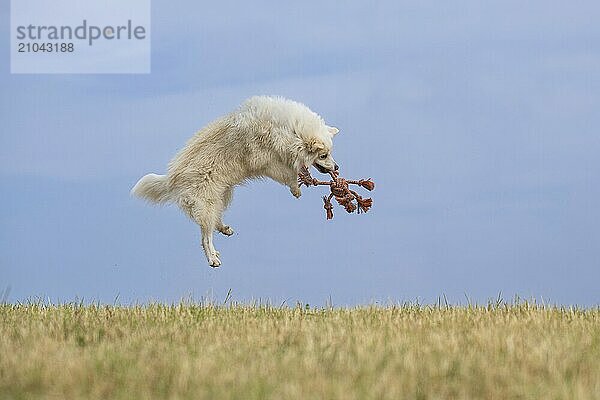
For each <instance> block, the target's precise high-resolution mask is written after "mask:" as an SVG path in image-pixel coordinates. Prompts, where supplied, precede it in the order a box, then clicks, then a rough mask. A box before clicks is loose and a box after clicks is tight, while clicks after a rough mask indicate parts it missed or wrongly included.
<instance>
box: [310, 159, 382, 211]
mask: <svg viewBox="0 0 600 400" xmlns="http://www.w3.org/2000/svg"><path fill="white" fill-rule="evenodd" d="M329 175H331V180H330V181H328V182H326V181H320V180H318V179H316V178H313V177H312V176H311V175H310V171H309V170H308V168H307V167H302V169H301V170H300V173H299V174H298V184H299V185H300V186H302V185H306V187H309V186H319V185H329V188H330V189H331V193H330V194H329V196H323V203H325V204H324V205H323V208H324V209H325V211H326V213H327V219H332V218H333V204H331V199H332V198H333V197H335V200H336V201H337V202H338V204H339V205H340V206H342V207H344V208H345V209H346V211H347V212H348V213H352V212H354V211H356V212H357V214H360V213H361V212H367V211H369V208H371V206H372V205H373V199H370V198H368V199H363V198H362V197H361V196H360V195H359V194H358V193H356V192H355V191H354V190H352V189H350V187H349V185H358V186H362V187H364V188H365V189H367V190H369V191H371V190H373V189H375V182H373V181H372V180H371V178H369V179H360V180H358V181H356V180H350V179H344V178H341V177H340V176H339V172H337V171H329ZM354 200H356V204H354Z"/></svg>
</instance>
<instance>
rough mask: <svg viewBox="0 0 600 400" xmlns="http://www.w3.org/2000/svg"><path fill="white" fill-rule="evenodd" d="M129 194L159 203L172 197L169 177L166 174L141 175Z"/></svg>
mask: <svg viewBox="0 0 600 400" xmlns="http://www.w3.org/2000/svg"><path fill="white" fill-rule="evenodd" d="M131 194H132V195H133V196H137V197H141V198H143V199H146V200H148V201H150V202H152V203H159V204H160V203H166V202H168V201H170V200H172V199H173V194H172V193H171V188H170V187H169V178H168V177H167V176H166V175H156V174H148V175H145V176H143V177H142V179H140V180H139V181H138V182H137V183H136V184H135V186H134V187H133V189H131Z"/></svg>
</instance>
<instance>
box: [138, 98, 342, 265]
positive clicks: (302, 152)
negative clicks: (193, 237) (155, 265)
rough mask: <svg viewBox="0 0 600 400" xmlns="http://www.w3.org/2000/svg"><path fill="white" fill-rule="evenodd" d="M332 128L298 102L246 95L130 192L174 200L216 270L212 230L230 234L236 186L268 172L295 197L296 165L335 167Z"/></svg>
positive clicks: (156, 200) (161, 200)
mask: <svg viewBox="0 0 600 400" xmlns="http://www.w3.org/2000/svg"><path fill="white" fill-rule="evenodd" d="M337 132H338V129H337V128H333V127H330V126H327V125H325V122H324V121H323V119H322V118H321V117H320V116H319V115H317V114H316V113H314V112H312V111H311V110H310V109H309V108H308V107H306V106H305V105H303V104H300V103H297V102H295V101H291V100H286V99H283V98H280V97H266V96H257V97H252V98H250V99H248V100H247V101H246V102H245V103H243V104H242V105H241V106H240V107H239V108H238V109H237V110H236V111H234V112H232V113H230V114H228V115H226V116H224V117H221V118H219V119H217V120H215V121H213V122H211V123H210V124H208V125H207V126H206V127H204V128H203V129H201V130H200V131H199V132H198V133H196V134H195V135H194V136H193V137H192V138H191V139H190V140H189V141H188V143H187V144H186V146H185V147H184V148H183V149H182V150H181V151H180V152H179V153H178V154H177V155H176V156H175V158H173V160H172V161H171V162H170V163H169V168H168V173H167V175H156V174H148V175H146V176H144V177H142V178H141V179H140V180H139V181H138V183H137V184H136V185H135V186H134V187H133V189H132V190H131V193H132V194H133V195H135V196H138V197H142V198H144V199H146V200H148V201H151V202H154V203H165V202H175V203H177V204H178V205H179V207H181V209H182V210H183V211H184V212H185V213H186V214H187V215H188V216H190V218H192V219H193V220H194V221H196V223H197V224H198V225H200V229H201V232H202V247H203V248H204V252H205V254H206V258H207V259H208V263H209V264H210V265H211V266H212V267H218V266H219V265H221V260H220V254H219V252H218V251H216V250H215V247H214V245H213V232H214V231H215V230H218V231H219V232H221V233H223V234H225V235H231V234H233V230H232V229H231V228H230V227H229V226H227V225H225V224H224V223H223V221H222V214H223V211H224V210H225V209H226V208H227V206H228V205H229V203H230V202H231V198H232V195H233V189H234V187H235V186H236V185H239V184H241V183H243V182H244V181H247V180H250V179H254V178H262V177H268V178H271V179H273V180H275V181H277V182H279V183H281V184H283V185H286V186H288V187H289V189H290V191H291V193H292V194H293V195H294V196H295V197H300V195H301V192H300V188H299V187H298V181H297V177H298V171H299V170H300V168H301V167H303V166H307V167H308V166H310V165H315V166H320V167H321V169H327V170H333V169H334V168H336V167H337V166H336V164H335V161H334V159H333V157H332V156H331V149H332V138H333V136H334V135H335V134H336V133H337Z"/></svg>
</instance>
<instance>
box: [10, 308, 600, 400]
mask: <svg viewBox="0 0 600 400" xmlns="http://www.w3.org/2000/svg"><path fill="white" fill-rule="evenodd" d="M599 360H600V310H599V309H598V308H595V309H590V310H581V309H574V308H573V309H561V308H555V307H541V306H536V305H532V304H527V303H525V304H516V305H504V304H503V305H490V306H488V307H443V306H442V307H430V306H413V305H404V306H398V307H385V308H383V307H365V308H354V309H305V308H302V307H297V308H276V307H268V306H240V305H233V306H227V307H216V306H211V305H189V304H181V305H176V306H164V305H151V306H140V307H105V306H81V305H62V306H46V305H42V304H37V305H35V304H30V305H0V398H15V399H30V398H61V399H62V398H67V399H75V398H92V399H107V398H111V399H131V398H172V399H179V398H182V399H183V398H189V399H202V398H206V399H217V398H218V399H232V398H236V399H264V398H274V399H598V398H600V361H599Z"/></svg>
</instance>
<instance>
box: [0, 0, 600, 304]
mask: <svg viewBox="0 0 600 400" xmlns="http://www.w3.org/2000/svg"><path fill="white" fill-rule="evenodd" d="M340 4H341V3H339V2H296V3H294V4H291V5H284V4H282V3H281V2H261V1H259V2H252V3H246V4H242V3H238V2H231V3H228V2H218V3H215V2H213V4H210V5H208V4H202V5H200V3H199V2H163V1H156V0H155V1H153V4H152V73H151V74H149V75H10V74H9V69H10V65H9V64H10V63H9V58H8V56H7V57H5V58H4V62H3V63H1V65H0V87H1V88H2V90H1V91H0V128H1V132H2V135H1V136H0V198H1V199H2V207H1V208H0V221H1V225H0V290H1V289H4V288H7V287H10V294H9V296H8V299H9V300H10V301H17V300H23V299H27V298H31V297H33V296H41V297H49V298H50V299H52V300H53V301H68V300H73V299H75V298H80V299H81V298H84V299H88V300H98V301H101V302H113V301H114V299H115V298H118V299H119V301H120V302H123V303H130V302H136V301H138V302H143V301H149V300H156V301H177V300H179V299H181V298H185V297H193V298H195V299H200V298H202V297H213V298H217V299H223V298H224V297H225V295H226V293H227V291H228V290H229V289H230V288H231V290H232V294H233V298H234V299H235V300H240V301H247V300H252V299H254V300H262V301H271V302H273V303H277V304H279V303H281V302H283V301H286V302H288V303H292V304H293V303H295V302H296V301H304V302H309V303H311V304H316V305H320V304H324V303H325V301H328V299H329V298H330V297H331V299H332V301H333V303H334V304H338V305H353V304H364V303H371V302H384V303H385V302H388V301H409V300H416V299H419V300H420V301H425V302H433V301H435V300H436V299H437V297H438V296H440V295H443V294H445V295H446V296H447V298H448V299H449V300H450V301H452V302H463V303H464V302H466V297H467V296H468V297H469V298H470V299H471V300H473V301H479V302H483V301H486V300H487V299H489V298H495V297H496V296H497V295H498V293H499V292H502V293H503V296H504V297H505V298H511V297H512V296H513V295H515V294H518V295H520V296H522V297H535V298H537V299H538V300H541V299H544V300H545V301H549V302H555V303H561V304H581V305H592V304H598V303H599V300H600V296H599V294H598V293H599V291H598V285H597V283H598V282H600V272H599V271H600V268H599V267H600V261H599V260H600V211H599V208H598V199H599V198H600V157H599V156H598V154H600V135H599V132H600V129H599V128H600V113H599V112H598V104H600V25H599V24H598V23H597V22H598V16H599V15H600V5H598V3H597V2H591V1H590V2H577V3H576V4H575V3H569V4H567V3H564V2H562V3H559V2H556V3H554V2H528V3H527V4H523V3H522V2H517V1H507V2H501V3H497V2H494V3H493V4H492V3H488V2H479V1H472V2H459V3H452V4H450V3H448V4H446V3H444V4H440V3H439V2H415V3H406V2H396V1H383V2H378V3H377V5H373V4H367V3H364V2H344V3H343V5H340ZM0 14H1V17H2V18H1V21H2V22H1V24H0V36H1V37H2V38H4V39H2V40H1V41H0V51H1V52H3V53H4V54H5V55H8V54H9V51H10V50H9V42H8V37H9V9H8V4H7V2H2V3H1V4H0ZM255 94H277V95H283V96H286V97H289V98H292V99H296V100H299V101H302V102H305V103H306V104H307V105H309V106H310V107H311V108H312V109H314V110H315V111H317V112H319V113H320V114H321V115H322V116H323V117H324V118H325V119H326V121H327V122H328V123H330V124H332V125H335V126H337V127H339V128H340V129H341V133H340V134H339V136H338V137H337V139H336V143H335V146H336V147H335V157H336V160H337V161H338V163H339V164H340V165H341V168H342V172H343V174H344V175H346V176H348V177H369V176H370V177H372V178H373V179H374V180H375V181H376V183H377V188H376V191H375V192H374V193H373V198H374V206H373V209H372V211H371V212H370V213H369V214H367V215H360V216H357V215H346V214H345V213H342V210H341V209H336V211H337V213H336V217H335V219H334V220H333V221H325V219H324V215H323V210H322V203H321V200H320V196H321V194H322V193H321V190H319V189H304V195H303V197H302V198H301V199H300V200H296V199H294V198H293V197H291V196H290V194H289V192H288V190H287V189H286V188H284V187H281V186H279V185H277V184H276V183H274V182H269V181H264V182H256V183H253V184H251V185H248V186H246V187H242V188H239V189H238V190H237V191H236V195H235V199H234V202H233V204H232V206H231V209H230V210H229V211H228V213H227V214H226V221H227V222H229V223H230V224H231V225H232V226H233V227H234V229H236V235H234V236H233V237H231V238H225V237H221V236H219V237H217V240H216V247H217V248H218V249H219V250H220V251H221V253H222V255H223V257H222V261H223V266H222V267H221V268H219V269H217V270H213V269H210V268H209V267H208V266H207V265H206V261H205V258H204V255H203V254H202V251H201V249H200V246H199V232H198V229H197V227H196V226H195V225H194V224H193V223H192V222H190V221H188V220H186V218H185V217H184V216H183V215H182V214H181V213H180V212H179V211H178V210H177V209H175V208H174V207H151V206H148V205H146V204H144V203H143V202H141V201H139V200H136V199H133V198H130V197H129V189H130V187H131V186H132V185H133V184H134V183H135V182H136V180H137V179H138V178H139V177H140V176H142V175H144V174H146V173H149V172H156V173H161V172H163V171H164V170H165V167H166V164H167V162H168V161H169V159H170V158H171V157H172V156H173V155H174V154H175V153H176V152H177V150H178V149H180V148H181V147H182V146H183V144H184V143H185V141H186V140H187V139H188V138H189V136H191V135H192V134H193V133H194V132H195V131H196V130H197V129H199V128H201V127H202V126H203V125H204V124H206V123H207V122H209V121H210V120H211V119H214V118H216V117H218V116H220V115H222V114H224V113H226V112H228V111H230V110H231V109H232V108H234V107H236V106H237V105H238V104H239V103H240V102H241V101H243V100H244V99H245V98H247V97H249V96H251V95H255Z"/></svg>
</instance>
